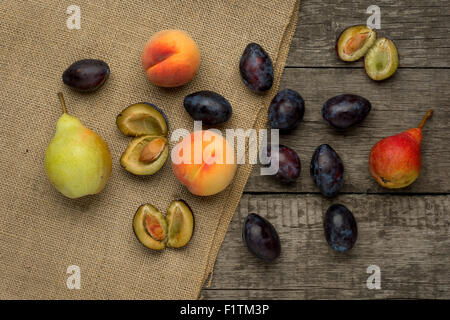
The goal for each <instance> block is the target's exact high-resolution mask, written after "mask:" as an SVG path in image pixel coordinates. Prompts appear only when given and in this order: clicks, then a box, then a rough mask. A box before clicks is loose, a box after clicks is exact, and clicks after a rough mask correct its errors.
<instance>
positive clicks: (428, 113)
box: [417, 109, 433, 129]
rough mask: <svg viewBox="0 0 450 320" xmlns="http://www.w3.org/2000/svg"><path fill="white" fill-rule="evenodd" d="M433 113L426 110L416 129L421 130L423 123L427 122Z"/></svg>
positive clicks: (431, 110)
mask: <svg viewBox="0 0 450 320" xmlns="http://www.w3.org/2000/svg"><path fill="white" fill-rule="evenodd" d="M432 113H433V109H430V110H428V112H427V114H426V115H425V117H423V119H422V121H420V123H419V126H418V127H417V128H419V129H422V128H423V126H424V125H425V122H427V120H428V118H429V117H431V114H432Z"/></svg>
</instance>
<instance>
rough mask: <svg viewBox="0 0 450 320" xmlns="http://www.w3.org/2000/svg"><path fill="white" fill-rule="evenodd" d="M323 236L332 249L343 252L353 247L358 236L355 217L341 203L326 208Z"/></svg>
mask: <svg viewBox="0 0 450 320" xmlns="http://www.w3.org/2000/svg"><path fill="white" fill-rule="evenodd" d="M323 227H324V230H325V238H326V239H327V242H328V244H329V245H330V246H331V248H332V249H333V250H336V251H339V252H345V251H348V250H350V249H351V248H353V246H354V245H355V242H356V239H357V237H358V228H357V225H356V220H355V217H354V216H353V214H352V212H351V211H350V210H348V208H347V207H346V206H344V205H342V204H333V205H332V206H331V207H329V208H328V210H327V212H326V213H325V217H324V220H323Z"/></svg>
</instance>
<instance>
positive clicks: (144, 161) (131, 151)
mask: <svg viewBox="0 0 450 320" xmlns="http://www.w3.org/2000/svg"><path fill="white" fill-rule="evenodd" d="M116 124H117V126H118V128H119V130H120V131H121V132H122V133H123V134H125V135H127V136H132V137H135V138H134V139H133V140H131V142H130V143H129V144H128V147H127V148H126V150H125V152H124V153H123V154H122V157H121V158H120V164H121V165H122V167H123V168H125V170H127V171H128V172H131V173H133V174H135V175H151V174H154V173H156V172H157V171H158V170H159V169H161V168H162V166H163V165H164V163H165V162H166V160H167V158H168V156H169V142H168V140H167V138H166V137H167V132H168V125H167V118H166V116H165V115H164V113H163V112H162V111H161V109H159V108H158V107H156V106H155V105H152V104H150V103H136V104H133V105H131V106H129V107H128V108H126V109H125V110H123V111H122V112H121V113H120V114H119V115H118V116H117V119H116Z"/></svg>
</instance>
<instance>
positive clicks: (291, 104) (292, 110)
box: [269, 89, 305, 132]
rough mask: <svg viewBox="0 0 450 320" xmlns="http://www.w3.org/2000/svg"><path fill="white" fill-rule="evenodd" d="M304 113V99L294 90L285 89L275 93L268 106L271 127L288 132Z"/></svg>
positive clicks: (294, 126) (296, 124) (295, 125)
mask: <svg viewBox="0 0 450 320" xmlns="http://www.w3.org/2000/svg"><path fill="white" fill-rule="evenodd" d="M304 114H305V101H304V100H303V98H302V96H301V95H300V94H299V93H298V92H297V91H295V90H292V89H285V90H282V91H280V92H278V93H277V95H276V96H275V97H274V98H273V99H272V101H271V102H270V106H269V122H270V126H271V127H272V128H273V129H279V130H280V131H281V132H289V131H291V130H293V129H295V128H296V127H297V126H298V124H299V123H300V121H301V120H302V119H303V115H304Z"/></svg>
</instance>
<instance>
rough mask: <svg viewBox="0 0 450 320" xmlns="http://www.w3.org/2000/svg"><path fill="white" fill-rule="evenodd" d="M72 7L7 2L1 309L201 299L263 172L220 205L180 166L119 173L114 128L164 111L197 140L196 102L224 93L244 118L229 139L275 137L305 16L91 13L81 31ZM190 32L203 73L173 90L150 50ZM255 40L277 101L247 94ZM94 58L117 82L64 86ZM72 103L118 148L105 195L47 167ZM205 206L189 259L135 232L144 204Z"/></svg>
mask: <svg viewBox="0 0 450 320" xmlns="http://www.w3.org/2000/svg"><path fill="white" fill-rule="evenodd" d="M71 4H75V2H72V1H56V0H52V1H51V0H40V1H39V0H33V1H19V0H2V1H0V53H1V54H0V76H1V92H2V93H1V99H2V103H1V110H0V115H1V117H0V119H1V120H0V121H1V124H0V132H1V140H0V141H1V142H0V159H1V166H2V168H1V172H2V174H1V179H0V209H1V213H0V214H1V215H0V298H2V299H14V298H19V299H23V298H25V299H36V298H41V299H79V298H81V299H195V298H198V296H199V293H200V290H201V288H202V286H203V285H204V283H205V281H206V280H207V279H208V276H209V275H210V274H211V272H212V270H213V266H214V261H215V258H216V255H217V252H218V250H219V247H220V245H221V243H222V241H223V238H224V236H225V233H226V231H227V227H228V224H229V222H230V220H231V217H232V215H233V213H234V211H235V209H236V207H237V205H238V202H239V199H240V196H241V193H242V191H243V188H244V186H245V183H246V181H247V178H248V176H249V174H250V171H251V169H252V166H251V165H241V166H240V167H239V169H238V172H237V174H236V177H235V180H234V182H233V184H232V185H231V186H230V187H228V188H227V189H226V190H225V191H224V192H222V193H220V194H218V195H215V196H211V197H196V196H193V195H191V194H190V193H189V192H188V191H187V189H186V188H185V187H183V186H182V185H181V184H180V183H178V181H177V180H176V179H175V177H174V175H173V174H172V169H171V166H170V163H169V161H168V163H166V165H165V166H164V167H163V169H162V170H161V171H159V172H158V173H157V174H155V175H153V176H149V177H137V176H133V175H131V174H129V173H128V172H126V171H125V170H123V169H122V168H121V167H120V164H119V159H120V156H121V154H122V152H123V151H124V150H125V148H126V146H127V144H128V142H129V141H130V139H129V138H127V137H124V136H123V135H122V134H121V133H120V132H119V130H118V129H117V127H116V125H115V118H116V116H117V114H118V113H119V112H120V111H121V110H122V109H124V108H125V107H127V106H128V105H130V104H132V103H136V102H140V101H148V102H152V103H154V104H156V105H158V106H160V107H161V108H162V109H163V110H164V111H165V113H166V114H167V115H168V118H169V125H170V129H171V130H173V129H176V128H180V127H183V128H188V129H192V128H193V122H192V119H191V118H190V117H189V115H188V114H187V113H186V111H185V110H184V108H183V99H184V97H185V96H186V95H187V94H189V93H192V92H194V91H198V90H205V89H209V90H214V91H216V92H218V93H220V94H222V95H224V96H225V97H226V98H227V99H228V100H229V101H230V102H231V104H232V106H233V116H232V118H231V119H230V121H228V123H227V124H226V126H224V127H222V128H244V129H246V128H251V127H255V128H257V127H262V126H265V124H266V119H267V113H266V109H267V106H268V104H269V101H270V99H271V98H272V97H273V95H274V94H275V92H276V90H277V88H278V83H279V80H280V77H281V74H282V71H283V66H284V63H285V60H286V57H287V53H288V50H289V44H290V41H291V38H292V35H293V32H294V29H295V25H296V22H297V18H298V10H299V1H297V0H277V1H275V0H246V1H243V0H219V1H215V0H202V1H193V0H192V1H189V0H164V1H130V0H127V1H105V0H102V1H99V0H96V1H86V0H77V1H76V4H77V5H78V6H79V7H80V9H81V29H80V30H69V29H68V28H67V27H66V19H67V17H68V15H67V14H66V9H67V7H68V6H69V5H71ZM169 28H170V29H182V30H185V31H187V32H188V33H189V34H190V35H191V36H192V37H193V38H194V39H195V40H196V41H197V43H198V45H199V48H200V51H201V57H202V60H201V66H200V71H199V74H198V75H197V76H196V77H195V79H194V80H193V81H192V82H191V83H189V84H188V85H186V86H184V87H181V88H175V89H161V88H157V87H155V86H153V85H152V84H150V82H149V81H148V79H147V78H146V75H145V73H144V71H143V70H142V67H141V64H140V57H141V52H142V49H143V46H144V44H145V43H146V41H147V39H148V38H149V37H150V36H151V35H152V34H153V33H155V32H156V31H159V30H161V29H169ZM249 42H257V43H260V44H261V45H262V46H263V47H264V48H265V49H266V50H267V51H268V52H269V54H270V55H271V57H272V59H273V62H274V66H275V83H274V86H273V88H272V90H271V92H269V93H268V94H266V95H263V96H258V95H255V94H253V93H251V92H250V90H248V89H247V88H246V87H245V86H244V85H243V83H242V82H241V79H240V75H239V69H238V64H239V58H240V56H241V54H242V52H243V50H244V48H245V46H246V45H247V44H248V43H249ZM81 58H98V59H102V60H105V61H106V62H107V63H108V64H109V66H110V68H111V77H110V79H109V80H108V82H107V83H106V84H105V86H104V87H103V88H101V89H100V90H99V91H97V92H95V93H91V94H80V93H76V92H74V91H72V90H70V89H69V88H67V87H65V86H64V85H63V83H62V80H61V74H62V72H63V71H64V69H65V68H66V67H67V66H69V65H70V64H71V63H72V62H74V61H76V60H78V59H81ZM58 91H63V92H64V94H65V97H66V102H67V105H68V110H69V113H71V114H72V115H74V116H76V117H78V118H79V119H80V120H81V121H82V122H83V123H84V124H85V125H86V126H87V127H88V128H90V129H93V130H94V131H96V132H97V133H99V134H100V135H101V136H102V137H103V138H104V139H105V140H106V142H107V143H108V145H109V148H110V151H111V155H112V160H113V170H112V175H111V178H110V180H109V182H108V184H107V187H106V188H105V189H104V190H103V191H102V192H101V193H100V194H98V195H95V196H89V197H84V198H81V199H77V200H70V199H67V198H65V197H63V196H62V195H61V194H59V193H58V192H57V191H56V190H55V189H54V188H53V187H52V186H51V185H50V183H49V182H48V180H47V178H46V175H45V172H44V165H43V159H44V154H45V149H46V146H47V145H48V143H49V142H50V140H51V138H52V136H53V133H54V130H55V124H56V121H57V120H58V118H59V116H60V115H61V112H60V107H59V102H58V99H57V95H56V93H57V92H58ZM179 198H181V199H184V200H186V201H187V202H188V203H189V204H190V206H191V207H192V208H193V211H194V214H195V219H196V226H195V233H194V236H193V238H192V240H191V242H190V243H189V245H188V246H186V247H185V248H183V249H178V250H177V249H166V250H164V251H163V252H154V251H152V250H149V249H147V248H145V247H143V246H142V245H141V244H140V243H139V242H138V241H137V239H136V238H135V236H134V234H133V231H132V217H133V215H134V213H135V211H136V209H137V208H138V206H139V205H140V204H142V203H147V202H149V203H152V204H153V205H155V206H156V207H157V208H159V209H160V210H161V211H162V212H165V211H166V209H167V207H168V205H169V203H170V201H172V200H174V199H179ZM69 265H77V266H79V267H80V270H81V289H80V290H69V289H68V288H67V287H66V279H67V277H68V276H69V275H68V274H66V270H67V267H68V266H69Z"/></svg>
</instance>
